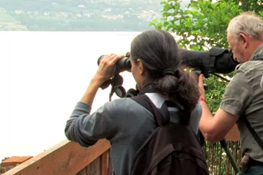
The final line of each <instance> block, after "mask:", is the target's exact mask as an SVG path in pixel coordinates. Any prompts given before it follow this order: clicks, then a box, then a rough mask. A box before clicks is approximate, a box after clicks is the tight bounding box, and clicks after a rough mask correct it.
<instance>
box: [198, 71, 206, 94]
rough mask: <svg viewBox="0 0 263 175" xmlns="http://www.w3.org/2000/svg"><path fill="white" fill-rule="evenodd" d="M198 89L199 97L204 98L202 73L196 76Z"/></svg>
mask: <svg viewBox="0 0 263 175" xmlns="http://www.w3.org/2000/svg"><path fill="white" fill-rule="evenodd" d="M198 89H199V97H200V98H205V88H204V75H203V74H201V75H199V78H198Z"/></svg>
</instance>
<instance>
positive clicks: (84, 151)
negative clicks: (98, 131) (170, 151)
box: [3, 126, 240, 175]
mask: <svg viewBox="0 0 263 175" xmlns="http://www.w3.org/2000/svg"><path fill="white" fill-rule="evenodd" d="M225 139H226V140H227V141H229V143H239V140H240V139H239V132H238V130H237V127H236V126H234V127H233V128H232V129H231V131H230V132H229V133H228V134H227V135H226V137H225ZM208 146H209V145H208ZM218 149H219V150H220V148H218V146H215V144H213V145H212V146H211V145H210V146H209V147H207V145H206V147H205V148H204V151H205V152H206V156H207V160H208V165H209V171H210V173H211V174H214V175H216V174H222V170H221V169H222V168H224V169H226V168H229V167H230V168H229V170H227V171H226V172H225V173H224V174H231V173H232V172H233V170H232V169H231V165H230V164H229V163H226V161H227V157H225V159H226V160H225V161H222V160H221V159H222V156H223V155H222V154H219V153H218V152H216V153H215V154H212V153H213V151H218ZM109 150H110V143H109V142H108V141H107V140H105V139H103V140H100V141H98V142H97V143H96V144H95V145H93V146H91V147H89V148H84V147H81V146H80V145H79V144H77V143H73V142H69V141H67V140H64V141H62V142H61V143H59V144H58V145H55V146H54V147H52V148H50V149H49V150H47V151H44V152H43V153H41V154H39V155H37V156H35V157H33V158H31V159H29V160H27V161H26V162H24V163H22V164H20V165H18V166H16V167H15V168H13V169H11V170H9V171H8V172H6V173H5V174H3V175H111V174H112V166H111V161H110V154H109ZM221 150H222V148H221ZM234 151H236V149H235V150H234ZM221 153H222V151H221ZM232 153H234V152H233V151H232ZM211 155H213V156H212V157H211ZM234 155H235V156H234V157H235V160H236V161H238V160H239V159H240V154H239V155H237V154H234ZM215 157H217V158H215ZM219 164H220V166H218V165H219ZM223 166H224V167H223ZM226 166H227V167H226ZM218 167H219V168H218Z"/></svg>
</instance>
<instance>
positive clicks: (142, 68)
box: [136, 59, 144, 75]
mask: <svg viewBox="0 0 263 175" xmlns="http://www.w3.org/2000/svg"><path fill="white" fill-rule="evenodd" d="M136 62H137V65H138V68H139V73H140V75H142V74H143V73H144V67H143V64H142V61H141V59H137V60H136Z"/></svg>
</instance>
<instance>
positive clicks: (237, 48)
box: [227, 33, 246, 63]
mask: <svg viewBox="0 0 263 175" xmlns="http://www.w3.org/2000/svg"><path fill="white" fill-rule="evenodd" d="M227 41H228V44H229V49H230V50H232V52H233V57H234V60H235V61H237V62H239V63H243V62H245V61H246V57H245V51H246V49H245V48H244V47H243V44H242V40H240V39H238V40H236V39H235V38H234V36H233V35H232V34H231V33H228V34H227Z"/></svg>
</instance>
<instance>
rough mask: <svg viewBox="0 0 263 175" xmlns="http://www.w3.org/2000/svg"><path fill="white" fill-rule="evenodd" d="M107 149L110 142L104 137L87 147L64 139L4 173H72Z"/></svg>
mask: <svg viewBox="0 0 263 175" xmlns="http://www.w3.org/2000/svg"><path fill="white" fill-rule="evenodd" d="M109 149H110V143H109V142H108V141H107V140H105V139H103V140H99V141H98V142H97V143H96V144H95V145H93V146H91V147H88V148H84V147H81V146H80V145H79V144H77V143H73V142H69V141H67V140H64V141H62V142H61V143H59V144H58V145H56V146H54V147H52V148H50V149H49V150H47V151H44V152H43V153H41V154H39V155H37V156H35V157H33V158H31V159H29V160H28V161H26V162H24V163H22V164H20V165H18V166H16V167H15V168H13V169H11V170H9V171H8V172H6V173H5V174H4V175H13V174H15V175H44V174H48V175H62V174H63V175H73V174H77V173H78V172H79V171H80V170H82V169H83V168H85V167H86V166H88V165H89V164H90V163H91V162H93V161H94V160H95V159H96V158H98V157H99V156H100V155H102V154H103V153H104V152H107V151H108V150H109Z"/></svg>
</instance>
